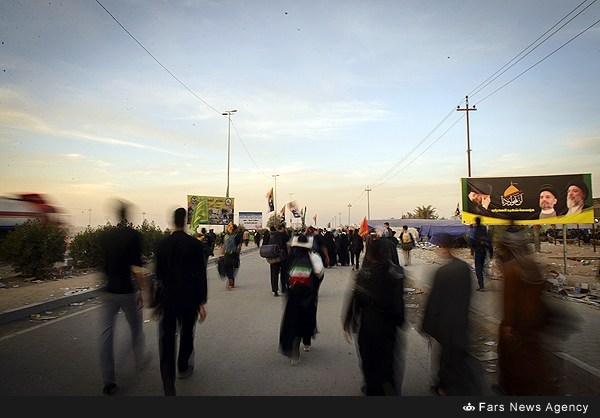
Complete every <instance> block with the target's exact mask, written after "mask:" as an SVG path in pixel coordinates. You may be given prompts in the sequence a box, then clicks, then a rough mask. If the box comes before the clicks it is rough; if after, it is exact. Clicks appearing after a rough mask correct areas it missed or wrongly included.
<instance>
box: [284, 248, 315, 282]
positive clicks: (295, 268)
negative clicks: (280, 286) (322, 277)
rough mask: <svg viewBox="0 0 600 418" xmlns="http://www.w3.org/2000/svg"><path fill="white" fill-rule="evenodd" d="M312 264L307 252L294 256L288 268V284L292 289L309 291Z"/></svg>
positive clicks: (311, 280) (311, 278)
mask: <svg viewBox="0 0 600 418" xmlns="http://www.w3.org/2000/svg"><path fill="white" fill-rule="evenodd" d="M312 276H313V266H312V263H311V261H310V257H309V255H308V253H302V254H298V255H297V256H295V257H294V258H293V259H292V261H291V264H290V267H289V270H288V285H289V288H290V289H291V290H293V291H301V292H309V291H311V290H312V286H313V277H312Z"/></svg>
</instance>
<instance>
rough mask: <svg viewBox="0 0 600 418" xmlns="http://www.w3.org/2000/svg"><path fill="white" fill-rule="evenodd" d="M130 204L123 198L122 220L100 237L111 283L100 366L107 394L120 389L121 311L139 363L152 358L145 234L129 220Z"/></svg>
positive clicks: (104, 306)
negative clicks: (146, 317)
mask: <svg viewBox="0 0 600 418" xmlns="http://www.w3.org/2000/svg"><path fill="white" fill-rule="evenodd" d="M127 212H128V204H127V203H125V202H119V208H118V212H117V213H118V216H119V223H118V224H117V227H116V228H113V229H109V230H108V231H107V232H104V233H103V234H102V235H101V237H100V249H101V253H102V258H103V266H102V267H103V273H104V275H105V278H106V281H107V285H106V293H105V295H104V301H103V304H102V309H101V317H100V318H101V320H100V368H101V371H102V380H103V382H104V387H103V388H102V393H103V394H104V395H112V394H113V393H114V391H115V390H116V389H117V384H116V379H115V356H114V347H113V341H114V332H115V331H114V330H115V323H116V320H117V314H118V313H119V311H122V312H123V313H124V314H125V318H126V319H127V323H128V324H129V329H130V332H131V339H132V345H133V351H134V359H135V362H136V366H137V367H143V366H144V365H145V363H147V362H148V360H149V357H148V353H146V342H145V336H144V330H143V328H142V327H143V315H142V311H141V309H142V308H143V307H144V298H143V295H144V293H143V290H144V287H145V280H144V277H143V275H142V272H141V268H142V266H143V262H142V236H141V234H140V233H139V232H138V231H136V230H135V229H133V228H132V227H131V226H130V225H129V224H128V221H127Z"/></svg>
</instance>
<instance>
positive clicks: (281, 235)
mask: <svg viewBox="0 0 600 418" xmlns="http://www.w3.org/2000/svg"><path fill="white" fill-rule="evenodd" d="M289 240H290V236H289V235H288V233H287V231H286V229H285V223H281V224H279V226H278V227H277V229H275V227H273V226H271V231H270V233H269V243H270V244H276V245H279V248H281V253H280V260H281V261H280V262H279V263H271V264H269V273H270V277H271V292H272V294H273V296H275V297H277V296H279V287H278V286H281V293H285V292H287V288H288V283H287V256H288V241H289Z"/></svg>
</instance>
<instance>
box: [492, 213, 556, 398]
mask: <svg viewBox="0 0 600 418" xmlns="http://www.w3.org/2000/svg"><path fill="white" fill-rule="evenodd" d="M496 253H497V257H498V260H500V263H501V269H502V275H503V278H504V294H503V297H502V306H503V317H502V321H501V322H500V328H499V332H498V350H497V351H498V383H499V389H500V391H501V393H503V394H505V395H512V396H522V395H528V396H541V395H558V390H557V388H556V387H555V386H554V385H553V384H552V378H553V377H554V376H553V373H552V367H551V361H550V353H549V352H548V351H547V350H546V349H545V345H546V344H545V341H544V339H543V332H544V330H545V327H546V325H547V323H548V317H549V315H548V314H549V311H548V309H547V307H546V306H545V305H544V303H543V301H542V292H543V290H544V286H545V283H546V279H545V277H544V275H543V274H542V271H541V269H540V268H539V266H538V265H537V264H536V263H535V261H534V260H533V256H532V249H531V248H530V245H529V243H528V242H527V239H526V237H525V230H524V229H522V228H518V227H515V226H514V225H512V226H510V227H508V228H507V229H506V231H505V232H504V233H503V234H502V235H501V236H500V238H499V239H497V240H496Z"/></svg>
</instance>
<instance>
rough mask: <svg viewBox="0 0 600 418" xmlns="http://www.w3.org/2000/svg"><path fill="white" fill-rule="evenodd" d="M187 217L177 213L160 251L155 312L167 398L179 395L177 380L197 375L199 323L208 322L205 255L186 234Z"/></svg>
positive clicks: (196, 242) (182, 210)
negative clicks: (196, 351)
mask: <svg viewBox="0 0 600 418" xmlns="http://www.w3.org/2000/svg"><path fill="white" fill-rule="evenodd" d="M185 217H186V210H185V208H178V209H176V210H175V212H174V214H173V222H174V225H175V228H174V230H173V232H172V233H171V235H169V236H168V237H166V238H164V239H163V240H162V241H160V242H159V244H158V247H157V251H156V279H157V281H158V287H159V289H160V292H159V295H158V297H157V299H158V300H157V301H156V302H157V303H158V307H157V308H155V309H157V316H158V317H159V326H158V327H159V331H158V334H159V337H158V338H159V340H158V341H159V343H158V348H159V353H160V375H161V378H162V384H163V390H164V394H165V396H175V395H176V390H175V377H176V376H177V377H178V378H180V379H185V378H187V377H189V376H191V374H192V373H193V370H194V336H195V328H196V321H198V322H202V321H204V319H205V318H206V310H205V308H204V305H205V304H206V299H207V281H206V264H204V254H203V251H202V246H201V244H200V242H199V241H198V240H197V239H195V238H194V237H192V236H191V235H189V234H188V233H187V232H185V230H184V225H185ZM177 335H179V341H177ZM177 346H179V349H178V350H177V354H176V347H177Z"/></svg>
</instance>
